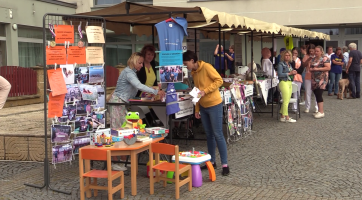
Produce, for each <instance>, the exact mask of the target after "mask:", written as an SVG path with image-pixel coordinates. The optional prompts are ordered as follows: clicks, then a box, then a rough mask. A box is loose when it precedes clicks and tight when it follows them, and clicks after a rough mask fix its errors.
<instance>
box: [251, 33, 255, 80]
mask: <svg viewBox="0 0 362 200" xmlns="http://www.w3.org/2000/svg"><path fill="white" fill-rule="evenodd" d="M250 37H251V38H250V42H251V43H250V49H251V52H250V53H251V61H250V63H251V64H250V72H251V80H252V81H254V76H253V72H254V70H253V67H254V37H253V31H251V36H250Z"/></svg>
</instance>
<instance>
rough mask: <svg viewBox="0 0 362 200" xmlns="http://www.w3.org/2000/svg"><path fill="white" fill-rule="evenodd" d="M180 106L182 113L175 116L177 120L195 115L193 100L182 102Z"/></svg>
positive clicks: (179, 103)
mask: <svg viewBox="0 0 362 200" xmlns="http://www.w3.org/2000/svg"><path fill="white" fill-rule="evenodd" d="M178 106H179V107H180V111H179V112H177V113H176V114H175V118H176V119H178V118H181V117H185V116H188V115H192V114H194V104H193V103H192V101H191V100H186V101H180V102H178Z"/></svg>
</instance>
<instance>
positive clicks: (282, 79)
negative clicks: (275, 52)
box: [277, 50, 297, 122]
mask: <svg viewBox="0 0 362 200" xmlns="http://www.w3.org/2000/svg"><path fill="white" fill-rule="evenodd" d="M291 56H292V53H291V52H290V51H289V50H285V51H284V52H283V53H282V54H281V56H280V60H281V61H280V62H279V63H278V67H277V68H278V78H279V89H280V92H281V93H282V98H283V103H282V106H281V108H280V115H281V116H280V121H281V122H296V120H295V119H292V118H291V117H289V115H288V105H289V101H290V98H291V95H292V81H293V75H295V74H297V71H296V70H293V69H292V66H291V64H290V62H291Z"/></svg>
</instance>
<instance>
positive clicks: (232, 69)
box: [225, 45, 235, 74]
mask: <svg viewBox="0 0 362 200" xmlns="http://www.w3.org/2000/svg"><path fill="white" fill-rule="evenodd" d="M229 53H230V54H228V53H225V56H226V58H227V63H228V69H229V70H230V74H235V54H234V45H231V46H230V47H229Z"/></svg>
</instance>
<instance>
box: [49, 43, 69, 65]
mask: <svg viewBox="0 0 362 200" xmlns="http://www.w3.org/2000/svg"><path fill="white" fill-rule="evenodd" d="M45 49H46V50H45V51H46V64H47V65H54V64H55V63H57V64H58V65H65V64H67V53H66V49H65V47H64V46H56V47H50V48H48V47H46V48H45Z"/></svg>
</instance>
